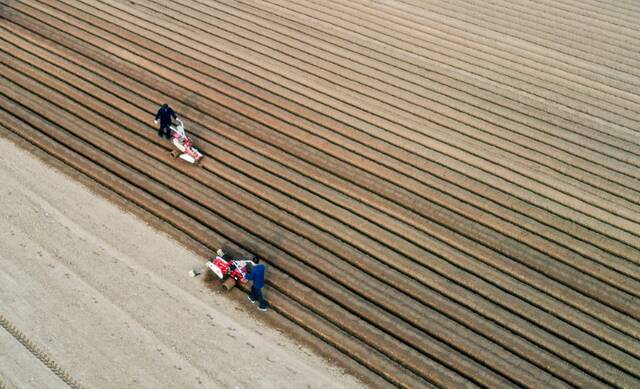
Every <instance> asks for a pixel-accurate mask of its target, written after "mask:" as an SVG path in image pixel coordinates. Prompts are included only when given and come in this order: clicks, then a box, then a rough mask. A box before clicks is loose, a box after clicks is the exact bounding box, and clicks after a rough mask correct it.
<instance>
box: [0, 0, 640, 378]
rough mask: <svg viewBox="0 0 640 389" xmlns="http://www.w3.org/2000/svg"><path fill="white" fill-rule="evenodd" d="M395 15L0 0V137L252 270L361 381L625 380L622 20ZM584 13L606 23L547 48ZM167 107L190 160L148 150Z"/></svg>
mask: <svg viewBox="0 0 640 389" xmlns="http://www.w3.org/2000/svg"><path fill="white" fill-rule="evenodd" d="M543 1H544V0H543ZM412 3H413V1H412V0H407V1H404V2H396V3H394V4H391V3H388V2H383V3H376V4H369V5H368V6H365V5H364V3H358V2H355V3H347V2H344V1H339V0H336V1H334V2H332V3H330V4H329V3H321V2H318V1H315V0H309V1H302V0H292V1H287V2H285V1H284V0H282V1H281V0H270V1H269V2H263V3H255V4H254V3H249V2H244V1H241V2H234V3H231V2H228V1H224V0H223V1H220V2H211V3H205V2H202V1H199V0H179V1H176V2H167V1H163V0H134V1H132V2H123V1H121V0H103V1H101V2H88V1H86V0H78V1H75V0H63V1H61V2H54V3H50V2H45V1H41V0H24V1H13V0H0V32H1V34H2V37H1V38H0V74H1V75H0V119H2V120H3V126H0V134H3V135H4V136H6V134H7V133H8V131H11V133H10V135H9V136H10V137H13V138H16V137H22V138H23V139H24V140H23V141H20V142H22V144H27V143H28V142H30V144H31V145H32V146H33V147H35V148H36V149H37V150H42V153H48V154H49V155H50V156H51V158H53V159H54V160H59V161H62V162H61V163H62V164H65V165H66V166H69V168H70V169H75V170H76V171H78V172H79V174H81V175H82V174H84V175H86V176H87V177H90V178H89V179H91V180H96V181H95V182H96V185H97V186H102V185H103V186H104V187H105V188H108V189H107V191H113V192H112V193H114V194H115V196H116V197H114V199H116V198H120V197H119V196H122V198H124V199H126V201H131V207H132V209H133V212H134V213H135V214H137V215H140V214H142V215H147V214H148V215H154V216H153V217H155V218H158V219H157V221H156V222H154V223H152V224H154V225H155V224H158V227H159V228H161V229H169V230H171V231H172V234H173V235H174V236H176V237H177V238H178V239H179V240H181V241H186V242H187V244H188V245H193V246H194V247H195V248H196V249H197V250H198V252H200V253H203V254H204V255H207V256H208V255H212V253H213V252H214V251H215V249H217V248H219V247H224V248H225V249H226V250H231V251H232V252H236V253H238V254H240V255H243V256H248V255H253V254H259V255H261V256H263V257H265V258H268V260H267V263H268V265H269V266H270V268H271V270H270V273H269V274H270V276H269V279H268V281H267V283H268V286H269V288H268V289H267V290H268V295H267V297H268V299H269V301H270V303H271V304H272V307H273V311H274V315H275V318H276V321H280V322H281V323H282V325H284V326H286V327H288V328H292V329H293V330H294V332H295V333H297V334H301V336H303V337H304V338H306V339H307V340H309V341H310V343H312V344H315V345H316V346H317V347H318V349H320V350H324V352H326V354H325V355H330V356H332V357H335V359H336V360H339V361H341V363H343V364H344V366H346V367H348V368H349V369H351V371H353V372H355V373H356V374H360V375H361V376H362V377H364V378H365V380H366V382H368V383H369V384H372V385H374V386H375V387H385V386H389V385H394V386H401V387H430V386H432V385H434V386H455V387H460V386H465V387H475V386H483V387H511V386H526V387H565V386H568V385H571V386H581V387H593V386H601V385H603V384H608V385H612V386H616V387H636V386H640V374H639V373H638V372H640V304H638V303H639V302H640V194H639V193H640V190H639V189H640V181H638V180H637V179H636V178H638V177H640V176H638V173H637V171H635V169H633V168H634V167H637V166H636V165H638V166H640V157H638V156H640V148H638V147H639V146H638V144H637V139H636V138H637V137H636V136H635V135H637V134H635V130H634V128H635V125H632V122H633V123H637V122H638V120H636V119H637V118H638V116H637V112H640V105H638V104H637V103H636V102H635V101H636V100H638V101H640V97H638V96H640V95H638V94H637V90H638V88H637V85H634V84H633V83H632V82H627V83H626V84H624V83H621V82H620V81H621V80H622V78H625V77H627V78H625V80H627V81H629V80H631V79H632V78H633V77H634V76H632V75H631V74H627V75H623V73H622V72H618V71H615V70H613V69H611V68H610V69H607V66H612V64H617V65H616V66H618V68H619V69H621V70H623V71H624V70H630V69H626V68H624V66H625V65H623V64H621V63H620V61H621V60H622V59H623V57H627V58H625V59H624V60H625V61H627V62H628V61H633V60H634V59H633V58H635V57H633V56H632V55H631V54H632V53H631V51H625V50H624V49H620V50H618V49H616V48H615V47H616V46H615V45H616V44H619V42H615V43H614V44H612V45H610V46H607V45H606V42H605V41H604V37H624V36H627V35H630V36H634V37H635V36H636V35H637V34H635V33H634V32H633V31H632V30H631V29H629V28H627V27H625V26H624V23H623V24H621V25H617V26H616V25H614V24H612V23H610V22H611V21H613V20H614V17H613V16H612V15H615V14H616V12H618V15H620V14H619V11H620V8H619V7H623V6H622V5H620V4H617V5H612V6H607V5H603V6H602V9H604V10H606V11H607V12H609V14H606V15H604V16H602V17H599V18H598V17H596V18H593V16H594V15H595V14H592V13H591V12H592V11H591V10H592V9H595V6H593V4H592V3H593V2H591V3H589V5H588V7H587V8H586V9H587V11H584V12H581V13H577V14H576V15H575V17H573V18H570V20H571V23H570V24H569V25H567V26H566V28H565V27H563V31H557V32H555V33H556V34H555V35H553V34H551V31H550V29H549V28H548V25H549V23H554V22H556V21H557V20H558V19H559V18H560V17H554V18H551V19H550V20H548V21H545V23H544V24H542V23H541V24H540V25H539V26H536V25H535V24H534V23H533V17H534V16H535V15H538V16H540V15H543V14H545V13H548V12H554V10H556V11H557V10H565V9H566V10H568V9H573V7H574V6H575V2H573V1H572V0H564V1H563V2H561V3H557V4H555V5H553V6H549V5H548V4H547V5H540V4H541V3H537V4H536V5H535V6H532V7H531V8H530V9H531V11H530V12H527V11H526V8H524V7H523V2H522V1H519V0H516V2H515V3H514V4H513V5H509V7H508V10H507V13H506V14H505V15H504V17H503V18H501V19H500V20H499V21H498V20H497V19H495V20H496V23H497V24H496V23H494V25H491V26H489V25H487V23H488V22H489V21H492V20H494V18H496V17H497V16H496V15H497V14H496V12H495V10H496V9H497V8H496V7H495V4H493V3H492V4H491V5H490V6H489V7H488V8H487V9H482V10H480V9H478V11H479V12H478V15H477V17H476V18H475V19H474V20H469V19H468V18H469V17H470V15H471V11H473V10H474V9H475V8H474V7H476V6H477V3H471V7H470V9H469V7H466V8H465V7H463V6H462V5H461V3H460V2H454V3H447V4H444V3H436V2H434V1H431V2H429V3H422V6H419V7H415V6H414V5H411V4H412ZM496 4H497V3H496ZM542 4H545V3H542ZM592 6H593V8H591V7H592ZM624 6H625V7H626V6H628V4H626V5H624ZM463 8H465V9H463ZM387 11H392V12H387ZM406 12H412V13H413V14H412V15H408V14H406ZM518 12H522V13H523V14H525V15H527V18H526V22H525V23H522V25H516V24H515V23H513V21H512V19H511V18H513V16H514V15H517V13H518ZM563 13H566V12H565V11H561V12H560V14H563ZM402 15H406V16H407V18H406V21H405V20H401V19H402V17H403V16H402ZM434 15H440V16H442V19H441V20H435V19H434V21H435V23H434V24H433V28H432V27H431V26H428V27H426V26H425V27H424V28H417V29H416V30H415V32H414V31H411V27H410V26H413V25H416V23H424V21H425V20H429V19H430V18H433V17H434ZM444 15H449V16H444ZM176 20H179V21H181V23H176V22H175V21H176ZM583 20H584V21H587V20H589V22H588V23H589V26H587V27H588V31H610V32H611V33H610V34H603V39H600V40H598V41H597V42H595V44H594V45H593V47H591V48H589V47H586V46H587V45H586V40H585V39H584V38H582V37H575V38H573V37H572V38H566V39H565V38H562V34H563V33H564V31H566V29H570V30H571V29H573V28H574V26H577V21H583ZM605 20H607V21H605ZM619 20H622V19H619ZM420 21H422V22H420ZM418 27H420V26H418ZM491 29H493V30H495V31H493V32H491V31H490V30H491ZM463 30H464V31H463ZM429 31H431V32H432V33H431V34H430V33H429ZM496 31H501V32H496ZM403 32H404V33H403ZM533 32H536V33H539V35H540V36H539V37H535V36H527V37H526V39H528V41H524V40H520V41H517V40H514V39H512V38H508V39H506V40H502V41H501V42H500V43H496V42H497V41H496V42H492V41H491V40H490V37H491V36H492V34H493V37H496V36H498V39H499V40H500V39H502V38H504V37H505V36H507V35H509V34H511V35H512V36H514V37H515V36H520V35H523V34H525V35H526V34H529V35H532V34H531V33H533ZM474 34H479V35H478V38H476V37H475V36H474ZM496 34H497V35H496ZM505 34H506V35H505ZM431 35H433V37H432V36H431ZM466 36H468V37H469V38H470V39H468V41H466V42H465V41H464V39H465V38H464V37H466ZM421 37H425V38H426V39H425V40H424V41H422V40H421ZM446 42H455V43H454V45H453V46H451V47H447V45H446ZM598 42H600V43H598ZM443 44H444V45H443ZM540 45H547V46H548V47H547V48H543V47H541V46H540ZM396 46H397V47H396ZM525 47H530V48H533V50H532V52H531V54H527V53H525V52H523V51H522V48H525ZM465 48H468V49H470V50H466V49H465ZM432 50H433V51H432ZM555 50H559V51H555ZM603 50H604V51H607V50H613V51H614V52H615V54H614V55H613V56H611V58H598V55H599V53H600V54H601V53H602V52H603ZM629 50H630V49H629ZM465 51H468V52H469V53H465ZM576 52H584V56H583V59H585V61H583V60H581V59H579V58H578V57H571V56H572V55H575V53H576ZM412 53H413V54H412ZM416 53H417V55H415V54H416ZM490 53H496V54H497V55H498V56H495V55H494V56H495V58H491V57H492V55H491V54H490ZM625 53H627V54H630V55H629V56H628V55H626V54H625ZM633 53H635V51H633ZM468 54H469V55H468ZM425 55H428V56H433V55H435V57H434V58H426V57H425ZM542 55H547V56H549V59H548V60H543V59H541V57H542ZM474 56H475V57H474ZM478 56H479V57H478ZM472 58H484V59H482V60H481V61H480V62H481V64H480V63H479V64H475V63H473V62H474V61H473V60H472ZM416 59H419V60H418V61H417V62H416ZM423 59H424V60H425V61H427V62H424V61H423ZM565 60H566V61H568V62H567V64H568V65H569V67H566V66H562V67H561V69H562V70H558V71H552V70H551V68H552V67H553V66H554V65H553V64H557V63H559V61H565ZM591 60H594V61H595V62H598V63H599V64H595V62H594V63H592V64H588V62H587V61H591ZM465 61H466V62H465ZM616 61H618V62H616ZM476 62H477V61H476ZM629 63H631V62H629ZM427 64H428V65H427ZM490 64H493V65H490ZM516 64H531V68H529V69H526V71H524V72H521V71H518V70H516V67H517V66H518V65H516ZM496 65H497V66H498V67H496ZM425 66H427V67H425ZM483 66H488V68H486V69H485V68H483ZM491 67H494V69H491ZM572 73H574V74H572ZM545 74H554V76H553V77H555V78H552V79H548V81H545V82H543V83H541V84H540V85H538V86H535V87H534V91H533V93H529V92H528V91H525V90H524V89H526V86H525V85H526V83H527V82H532V81H533V80H534V79H536V78H537V77H538V78H539V79H544V77H545ZM620 77H622V78H620ZM518 78H522V79H521V80H518ZM563 78H566V79H567V81H566V83H565V81H563V80H562V79H563ZM524 79H527V80H529V81H523V80H524ZM594 79H597V80H598V81H595V82H594ZM616 80H617V81H616ZM554 82H557V83H558V84H557V85H559V86H561V87H560V88H558V89H557V91H551V89H553V88H552V85H554ZM519 88H521V89H519ZM522 88H524V89H522ZM545 88H550V89H545ZM616 88H621V89H620V90H616ZM625 91H626V92H625ZM606 95H610V96H612V97H613V96H615V97H613V98H612V99H606ZM582 100H585V101H589V102H590V103H588V104H587V105H585V104H584V101H582ZM599 100H606V102H601V101H599ZM163 102H169V103H170V104H171V105H172V106H173V107H174V108H175V109H176V111H177V112H178V114H179V116H181V117H182V118H184V119H186V123H187V128H188V131H189V133H190V134H191V135H192V137H193V139H194V141H195V142H196V144H197V145H198V146H199V147H200V148H201V149H202V150H203V151H204V153H205V155H206V157H205V159H204V160H203V162H202V163H201V167H200V168H196V167H193V166H190V165H188V164H186V163H184V162H181V161H179V160H174V159H172V158H170V156H169V155H168V150H169V149H171V146H170V144H168V142H166V141H163V140H161V139H159V138H158V137H157V136H156V135H155V130H154V129H152V127H151V120H152V118H153V114H154V112H155V110H156V109H157V106H158V105H159V104H161V103H163ZM562 104H568V105H565V106H562ZM569 107H571V108H569ZM627 108H631V109H627ZM7 129H9V130H7ZM556 139H558V140H559V142H558V141H556ZM573 145H578V147H573ZM56 163H57V162H56ZM56 163H54V165H55V164H56ZM81 181H82V179H81ZM116 202H117V201H116ZM143 217H144V216H143ZM145 218H146V217H145ZM245 289H246V288H245ZM233 293H234V295H235V296H237V297H239V296H240V295H241V291H238V290H236V291H234V292H233ZM265 317H271V316H269V315H268V316H265Z"/></svg>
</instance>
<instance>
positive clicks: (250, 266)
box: [245, 263, 253, 274]
mask: <svg viewBox="0 0 640 389" xmlns="http://www.w3.org/2000/svg"><path fill="white" fill-rule="evenodd" d="M252 270H253V264H251V263H247V266H246V268H245V271H246V272H247V274H251V271H252Z"/></svg>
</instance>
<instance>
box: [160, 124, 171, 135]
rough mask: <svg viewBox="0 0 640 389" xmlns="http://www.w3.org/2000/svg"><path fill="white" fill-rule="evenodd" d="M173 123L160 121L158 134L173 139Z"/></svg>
mask: <svg viewBox="0 0 640 389" xmlns="http://www.w3.org/2000/svg"><path fill="white" fill-rule="evenodd" d="M170 126H171V123H166V124H164V125H163V124H162V123H160V129H159V130H158V136H161V137H162V136H164V137H165V138H167V139H171V127H170Z"/></svg>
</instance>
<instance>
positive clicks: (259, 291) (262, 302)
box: [256, 288, 267, 311]
mask: <svg viewBox="0 0 640 389" xmlns="http://www.w3.org/2000/svg"><path fill="white" fill-rule="evenodd" d="M256 297H257V298H258V301H259V302H260V304H259V305H258V308H259V309H260V310H262V311H266V310H267V302H266V300H265V299H264V296H263V295H262V288H260V289H256Z"/></svg>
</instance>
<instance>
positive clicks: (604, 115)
mask: <svg viewBox="0 0 640 389" xmlns="http://www.w3.org/2000/svg"><path fill="white" fill-rule="evenodd" d="M269 4H272V5H273V6H276V7H279V8H281V9H282V10H281V11H280V12H283V11H284V12H287V11H288V12H289V13H292V14H295V15H297V14H303V15H305V16H306V17H308V18H311V19H312V20H317V22H320V23H328V24H329V25H330V26H332V27H333V28H332V29H335V27H336V26H338V27H341V29H344V30H345V31H346V33H347V34H344V33H343V34H344V35H346V36H349V37H350V38H351V36H355V37H364V38H366V41H367V44H368V45H372V46H373V45H376V44H377V45H383V46H386V47H387V49H380V50H381V51H383V52H384V51H389V48H392V49H395V51H396V52H397V51H402V52H405V53H406V55H409V58H411V57H412V58H413V61H412V62H413V63H417V64H420V63H422V62H423V61H425V60H428V59H433V58H435V59H437V60H438V62H441V63H446V64H448V66H449V67H451V66H455V69H456V70H457V71H461V72H466V73H471V74H474V75H476V76H478V77H481V78H486V79H488V80H492V81H494V82H497V83H499V84H502V85H510V86H513V87H517V89H518V93H519V95H520V96H522V97H521V98H524V97H528V98H530V99H535V98H536V97H543V98H545V99H550V100H552V101H555V102H556V103H559V104H562V105H563V106H564V107H566V108H568V109H570V110H571V111H573V112H575V113H576V114H586V115H589V116H590V117H591V118H592V119H593V118H594V116H592V114H595V116H597V117H598V118H599V120H602V121H604V122H607V123H608V124H610V125H611V126H614V127H618V124H622V123H624V122H627V124H626V125H623V126H624V127H626V128H627V129H632V128H634V126H636V125H637V124H634V123H636V122H635V121H633V120H629V119H625V118H624V117H618V119H620V120H622V122H619V121H617V120H616V121H615V122H614V121H611V120H609V119H608V118H609V117H610V115H611V113H610V112H608V111H600V109H599V108H598V107H597V106H598V103H597V101H594V103H595V105H593V104H591V105H589V106H585V103H584V102H583V101H576V99H577V98H578V95H577V94H576V93H570V94H567V96H565V95H563V94H559V93H557V92H555V91H556V90H558V89H563V88H564V87H563V85H564V83H563V82H561V80H560V82H559V83H555V84H553V86H547V87H545V84H548V81H547V80H546V79H541V78H535V77H532V76H529V75H527V74H523V73H522V72H517V71H515V70H514V66H513V63H510V64H509V63H508V64H507V65H508V66H505V65H500V64H499V62H500V60H499V59H498V57H496V56H493V55H484V54H481V53H480V54H479V56H478V53H477V52H476V51H475V50H473V49H471V48H466V47H460V49H459V50H452V49H448V47H447V45H446V44H439V45H433V44H428V43H426V42H428V41H425V40H424V38H423V39H415V38H414V39H411V37H410V36H408V35H406V34H405V35H403V36H402V40H401V39H399V38H394V37H393V36H390V35H387V34H385V33H384V31H380V29H381V27H379V26H378V25H379V24H382V25H383V26H384V25H388V24H389V23H388V22H384V19H382V20H377V23H373V22H368V21H367V20H366V19H360V18H359V19H358V23H353V22H347V19H346V18H345V17H344V16H343V15H344V12H337V11H336V12H333V11H331V10H328V9H326V8H325V7H323V8H320V7H322V6H321V5H315V6H309V5H308V4H305V5H304V6H302V5H297V4H293V3H291V2H287V3H286V4H283V2H281V1H280V2H273V1H270V2H269ZM446 20H448V21H450V19H446ZM422 24H424V23H422ZM449 24H451V23H449ZM459 28H461V29H463V27H459ZM329 31H331V30H329ZM344 35H343V36H344ZM488 35H491V34H486V33H485V34H483V36H488ZM494 39H495V38H494ZM448 46H452V44H451V43H449V44H448ZM406 47H411V48H412V50H411V51H408V50H406V49H405V48H406ZM455 47H458V46H457V45H455ZM525 48H526V49H529V50H531V46H526V47H525ZM525 48H523V49H525ZM534 52H535V50H534ZM472 54H474V55H472ZM547 55H549V53H547ZM487 59H488V60H489V61H490V62H491V63H490V64H487V63H486V62H487ZM496 61H497V62H498V63H496ZM578 63H579V64H584V63H585V62H584V61H579V62H578ZM563 67H565V66H563ZM591 73H592V74H593V73H594V72H593V71H592V72H591ZM607 73H610V70H609V71H608V72H607ZM595 74H598V75H599V73H597V72H596V73H595ZM547 78H549V77H548V76H547ZM621 78H622V79H614V80H612V79H611V78H606V79H604V78H603V77H599V78H598V79H599V81H601V82H606V84H607V85H609V86H612V87H615V88H617V89H622V90H626V91H627V92H631V93H633V88H635V86H633V85H629V83H628V80H625V79H624V77H621ZM588 100H589V99H587V101H588ZM592 101H593V100H592ZM598 112H599V113H598ZM564 116H566V113H565V115H564Z"/></svg>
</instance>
